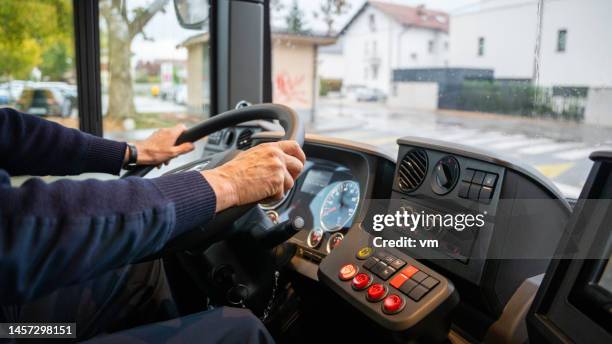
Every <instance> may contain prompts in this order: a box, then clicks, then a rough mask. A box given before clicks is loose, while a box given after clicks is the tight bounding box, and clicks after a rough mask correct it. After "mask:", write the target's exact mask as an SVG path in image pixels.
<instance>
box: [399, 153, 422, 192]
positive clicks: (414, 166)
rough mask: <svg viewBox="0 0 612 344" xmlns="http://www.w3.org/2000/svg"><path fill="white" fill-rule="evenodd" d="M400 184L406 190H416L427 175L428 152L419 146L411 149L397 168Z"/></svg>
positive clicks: (401, 188)
mask: <svg viewBox="0 0 612 344" xmlns="http://www.w3.org/2000/svg"><path fill="white" fill-rule="evenodd" d="M397 171H398V172H397V178H398V186H399V188H400V190H402V191H404V192H412V191H414V190H416V189H417V188H418V187H419V186H420V185H421V184H422V183H423V180H425V177H426V176H427V153H426V152H425V150H423V149H420V148H417V149H413V150H411V151H409V152H408V153H406V155H404V158H403V159H402V161H401V162H400V164H399V168H398V170H397Z"/></svg>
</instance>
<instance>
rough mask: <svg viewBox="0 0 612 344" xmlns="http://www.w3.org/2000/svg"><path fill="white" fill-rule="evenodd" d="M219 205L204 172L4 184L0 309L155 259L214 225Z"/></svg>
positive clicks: (1, 197) (0, 190)
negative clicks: (173, 242) (178, 240)
mask: <svg viewBox="0 0 612 344" xmlns="http://www.w3.org/2000/svg"><path fill="white" fill-rule="evenodd" d="M0 173H1V171H0ZM1 179H2V178H0V180H1ZM214 202H215V196H214V193H213V192H212V189H210V186H208V183H207V182H206V181H205V180H204V179H203V178H202V177H201V175H200V174H199V173H197V172H194V173H184V174H177V175H173V176H169V177H162V178H157V179H150V180H148V179H141V178H128V179H124V180H115V181H97V180H87V181H69V180H62V181H58V182H54V183H50V184H45V183H44V182H42V181H40V180H36V179H35V180H30V181H28V182H26V183H25V184H24V185H22V186H21V187H19V188H12V187H10V186H8V185H1V184H0V203H1V204H3V207H2V210H1V211H0V242H2V245H0V303H5V304H6V302H10V303H13V304H19V303H22V302H25V301H28V300H32V299H33V298H36V297H38V296H41V295H43V294H46V293H49V292H51V291H53V290H55V289H57V288H59V287H62V286H66V285H70V284H74V283H78V282H80V281H83V280H86V279H88V278H91V277H93V276H96V275H99V274H101V273H103V272H105V271H109V270H112V269H115V268H117V267H121V266H125V265H127V264H130V263H132V262H135V261H138V260H140V259H142V258H144V257H147V256H150V255H153V254H155V253H157V252H159V251H160V250H161V249H162V248H163V247H164V246H165V244H166V243H167V242H168V240H170V239H172V238H173V237H175V236H177V235H180V234H181V233H184V232H185V231H187V230H189V229H191V228H195V227H196V226H198V225H202V224H204V223H206V222H207V221H209V220H210V219H211V218H212V216H213V214H214V209H215V203H214Z"/></svg>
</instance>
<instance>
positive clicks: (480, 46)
mask: <svg viewBox="0 0 612 344" xmlns="http://www.w3.org/2000/svg"><path fill="white" fill-rule="evenodd" d="M484 52H485V39H484V37H478V56H484Z"/></svg>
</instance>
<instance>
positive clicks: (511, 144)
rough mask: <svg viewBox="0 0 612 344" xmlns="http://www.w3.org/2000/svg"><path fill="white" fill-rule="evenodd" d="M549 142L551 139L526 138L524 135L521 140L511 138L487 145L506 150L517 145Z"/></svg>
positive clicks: (491, 147)
mask: <svg viewBox="0 0 612 344" xmlns="http://www.w3.org/2000/svg"><path fill="white" fill-rule="evenodd" d="M551 142H552V141H551V140H548V139H528V138H526V137H525V138H523V139H522V140H512V141H506V142H500V143H497V144H493V145H491V146H489V148H490V149H499V150H508V149H514V148H519V147H522V146H527V145H534V144H544V143H551Z"/></svg>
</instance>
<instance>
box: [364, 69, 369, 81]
mask: <svg viewBox="0 0 612 344" xmlns="http://www.w3.org/2000/svg"><path fill="white" fill-rule="evenodd" d="M369 71H370V68H368V67H367V66H366V67H365V68H364V69H363V78H364V79H365V80H368V72H369Z"/></svg>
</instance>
